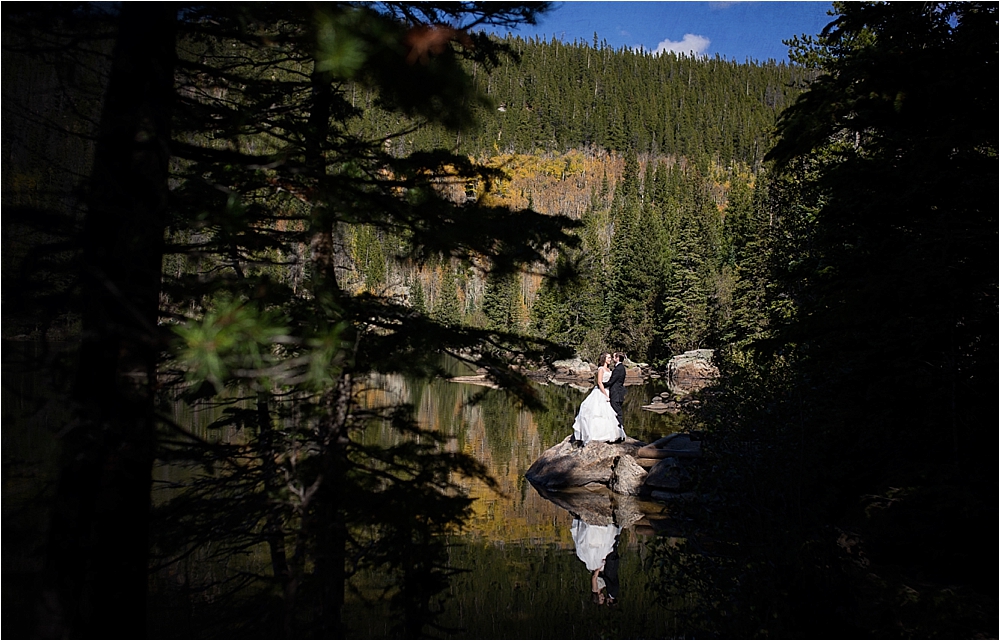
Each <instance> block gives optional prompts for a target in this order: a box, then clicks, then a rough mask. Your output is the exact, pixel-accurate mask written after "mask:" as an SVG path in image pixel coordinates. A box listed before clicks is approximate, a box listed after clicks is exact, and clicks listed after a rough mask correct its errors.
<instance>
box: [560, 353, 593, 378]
mask: <svg viewBox="0 0 1000 641" xmlns="http://www.w3.org/2000/svg"><path fill="white" fill-rule="evenodd" d="M552 367H553V368H554V369H555V372H556V375H557V376H572V377H578V378H587V377H589V376H591V375H592V374H593V373H594V372H595V371H597V367H596V366H594V365H591V364H590V363H588V362H587V361H585V360H583V359H582V358H580V357H579V356H577V357H574V358H569V359H565V360H561V361H554V362H553V363H552Z"/></svg>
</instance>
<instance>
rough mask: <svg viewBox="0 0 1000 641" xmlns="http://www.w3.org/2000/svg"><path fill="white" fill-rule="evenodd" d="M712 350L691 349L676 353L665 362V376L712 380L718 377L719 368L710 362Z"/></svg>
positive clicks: (677, 378) (676, 378)
mask: <svg viewBox="0 0 1000 641" xmlns="http://www.w3.org/2000/svg"><path fill="white" fill-rule="evenodd" d="M714 353H715V352H714V351H713V350H710V349H693V350H691V351H689V352H684V353H683V354H678V355H677V356H674V357H673V358H671V359H670V361H669V362H668V363H667V376H668V377H669V378H672V379H675V380H681V379H698V380H714V379H716V378H718V377H719V368H717V367H716V366H715V365H714V364H713V363H712V356H713V355H714Z"/></svg>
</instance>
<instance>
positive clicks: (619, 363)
mask: <svg viewBox="0 0 1000 641" xmlns="http://www.w3.org/2000/svg"><path fill="white" fill-rule="evenodd" d="M612 358H614V361H615V368H614V369H613V370H611V378H609V379H608V382H607V383H606V384H605V385H604V387H605V389H607V390H608V400H609V401H611V408H612V409H614V410H615V414H617V415H618V427H621V428H622V429H625V424H624V423H622V402H623V401H624V400H625V355H624V354H622V353H621V352H615V353H614V356H613V357H612Z"/></svg>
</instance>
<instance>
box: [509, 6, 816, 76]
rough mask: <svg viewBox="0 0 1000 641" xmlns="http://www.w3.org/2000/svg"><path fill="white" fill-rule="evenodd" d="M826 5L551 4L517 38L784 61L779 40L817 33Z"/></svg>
mask: <svg viewBox="0 0 1000 641" xmlns="http://www.w3.org/2000/svg"><path fill="white" fill-rule="evenodd" d="M831 8H832V3H830V2H556V3H553V8H552V9H551V10H550V11H549V12H548V13H547V14H545V15H543V16H542V17H541V19H540V20H539V21H538V25H536V26H534V27H520V28H518V29H517V30H515V31H514V33H515V34H517V35H520V36H522V37H526V38H529V37H534V36H541V37H543V38H545V39H546V40H547V39H549V38H551V37H552V36H555V37H556V38H558V39H560V40H564V41H566V42H572V41H573V40H582V41H584V42H587V43H590V42H592V40H593V37H594V32H595V31H596V32H597V39H598V41H599V42H600V41H602V40H604V41H607V43H608V44H609V45H610V46H612V47H614V48H616V49H617V48H620V47H633V48H635V47H640V46H641V47H643V48H645V49H647V50H649V51H657V50H661V51H662V50H669V51H676V52H678V53H686V54H690V53H693V54H696V55H707V56H714V55H715V54H719V55H720V56H722V57H723V58H727V59H729V60H737V61H739V62H743V61H744V60H746V59H748V58H749V59H752V60H758V61H764V60H767V59H769V58H774V59H775V60H779V61H781V60H787V59H788V47H786V46H785V45H783V44H782V43H781V41H782V40H784V39H788V38H791V37H792V36H795V35H799V34H803V33H806V34H812V35H815V34H818V33H819V32H820V31H821V30H822V29H823V27H824V26H826V25H827V23H829V22H830V21H831V20H832V17H831V16H828V15H827V13H826V12H827V11H829V10H830V9H831Z"/></svg>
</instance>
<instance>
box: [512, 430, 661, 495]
mask: <svg viewBox="0 0 1000 641" xmlns="http://www.w3.org/2000/svg"><path fill="white" fill-rule="evenodd" d="M572 439H573V437H572V435H570V436H567V437H566V438H565V439H563V440H562V442H561V443H558V444H556V445H553V446H552V447H550V448H549V449H547V450H545V451H544V452H542V455H541V456H539V457H538V459H537V460H536V461H535V462H534V463H532V464H531V467H529V468H528V471H527V472H525V473H524V476H525V477H526V478H527V479H528V480H529V481H531V483H532V484H533V485H535V486H536V487H541V488H545V489H549V490H557V489H561V488H565V487H582V486H585V485H587V484H589V483H597V484H600V485H608V484H609V483H610V482H611V477H612V474H613V471H614V469H615V465H616V464H617V462H618V461H617V459H619V458H621V457H623V456H627V457H629V458H632V459H633V461H634V457H635V453H636V451H638V449H639V448H640V447H642V446H643V445H645V443H643V442H642V441H637V440H636V439H634V438H626V439H625V441H624V442H622V443H614V444H610V443H601V442H599V441H591V442H590V443H587V444H586V445H581V444H579V443H577V442H573V440H572Z"/></svg>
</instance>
